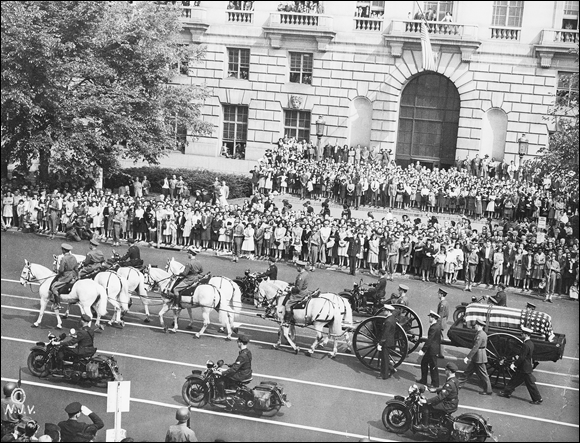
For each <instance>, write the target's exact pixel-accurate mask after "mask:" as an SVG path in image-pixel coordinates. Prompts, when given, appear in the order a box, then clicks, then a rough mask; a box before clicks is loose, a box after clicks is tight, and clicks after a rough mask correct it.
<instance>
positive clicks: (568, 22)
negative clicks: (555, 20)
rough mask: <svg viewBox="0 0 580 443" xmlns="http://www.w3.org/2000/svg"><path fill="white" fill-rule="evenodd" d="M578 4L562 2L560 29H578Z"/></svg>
mask: <svg viewBox="0 0 580 443" xmlns="http://www.w3.org/2000/svg"><path fill="white" fill-rule="evenodd" d="M579 3H580V2H564V14H563V16H562V29H578V9H579V8H578V4H579Z"/></svg>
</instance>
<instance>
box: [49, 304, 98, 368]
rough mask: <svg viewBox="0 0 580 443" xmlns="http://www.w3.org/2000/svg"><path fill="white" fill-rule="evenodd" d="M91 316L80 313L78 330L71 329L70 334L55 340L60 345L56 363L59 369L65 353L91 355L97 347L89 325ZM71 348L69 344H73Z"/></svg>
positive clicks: (62, 363)
mask: <svg viewBox="0 0 580 443" xmlns="http://www.w3.org/2000/svg"><path fill="white" fill-rule="evenodd" d="M90 322H91V318H90V317H89V316H88V315H86V314H83V315H81V328H80V329H79V330H76V331H75V330H74V329H71V336H70V337H67V338H65V339H64V340H63V341H61V342H55V345H57V346H58V345H60V349H59V350H58V364H59V369H60V370H62V369H63V365H64V356H65V353H66V354H74V355H76V356H78V357H92V356H93V355H94V353H95V352H97V349H96V348H95V346H94V342H93V340H94V338H95V331H94V330H93V328H91V327H90V326H89V323H90ZM75 345H76V348H71V347H70V346H75Z"/></svg>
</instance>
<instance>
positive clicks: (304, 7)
mask: <svg viewBox="0 0 580 443" xmlns="http://www.w3.org/2000/svg"><path fill="white" fill-rule="evenodd" d="M278 11H283V12H300V13H302V14H324V7H323V6H322V2H319V1H287V2H280V4H279V5H278Z"/></svg>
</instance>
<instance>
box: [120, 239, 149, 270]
mask: <svg viewBox="0 0 580 443" xmlns="http://www.w3.org/2000/svg"><path fill="white" fill-rule="evenodd" d="M136 241H137V240H135V239H134V238H128V239H127V243H129V244H130V245H131V246H129V249H128V250H127V253H126V254H125V255H124V256H123V257H120V258H119V260H118V263H119V266H132V267H134V268H140V267H141V266H143V260H141V250H140V249H139V247H138V246H137V245H136V244H135V242H136Z"/></svg>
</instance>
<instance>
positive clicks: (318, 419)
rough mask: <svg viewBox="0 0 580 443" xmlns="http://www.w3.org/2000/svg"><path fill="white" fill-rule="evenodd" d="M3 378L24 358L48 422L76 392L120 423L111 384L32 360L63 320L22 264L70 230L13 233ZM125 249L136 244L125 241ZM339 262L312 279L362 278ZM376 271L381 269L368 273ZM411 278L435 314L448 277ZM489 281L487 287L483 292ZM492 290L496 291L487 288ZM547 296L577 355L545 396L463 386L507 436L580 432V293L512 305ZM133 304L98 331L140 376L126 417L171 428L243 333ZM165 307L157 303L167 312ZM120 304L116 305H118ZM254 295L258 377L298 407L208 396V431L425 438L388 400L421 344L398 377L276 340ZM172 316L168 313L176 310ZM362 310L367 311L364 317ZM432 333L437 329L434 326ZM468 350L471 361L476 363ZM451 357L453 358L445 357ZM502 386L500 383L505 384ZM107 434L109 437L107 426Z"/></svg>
mask: <svg viewBox="0 0 580 443" xmlns="http://www.w3.org/2000/svg"><path fill="white" fill-rule="evenodd" d="M1 240H2V250H1V254H2V259H1V278H2V321H1V325H2V357H3V358H2V366H1V368H2V380H3V383H4V382H6V380H10V379H15V378H17V377H18V368H19V367H22V368H23V369H22V379H23V388H24V389H25V391H26V395H27V404H30V405H34V406H35V413H36V417H35V418H37V419H38V420H39V421H40V422H41V423H42V424H44V423H45V422H58V421H60V420H63V419H65V418H66V414H65V412H64V407H65V406H66V405H67V404H68V403H69V402H71V401H80V402H81V403H83V404H85V405H87V406H89V407H90V408H91V409H92V410H94V411H95V412H97V413H98V414H99V415H100V416H101V418H103V420H104V422H105V429H109V428H112V427H113V415H112V414H107V413H106V412H105V411H106V398H105V395H106V391H105V390H103V389H96V388H92V389H87V388H83V387H79V386H76V385H73V384H68V383H64V382H55V381H53V380H41V379H38V378H35V377H33V376H32V375H31V374H30V373H29V372H28V369H26V358H27V355H28V352H29V348H30V347H31V346H32V345H33V344H34V342H36V341H41V340H46V335H47V333H48V332H49V331H54V330H55V329H54V328H55V325H56V321H55V318H54V316H53V315H52V314H48V315H45V317H44V320H43V325H42V326H41V327H40V328H38V329H34V328H31V325H32V323H33V321H35V320H36V317H37V315H38V308H39V302H38V295H37V293H36V292H35V291H37V289H38V287H37V286H33V287H32V291H31V290H30V289H28V288H24V287H22V286H21V285H20V284H19V283H18V280H19V276H20V272H21V270H22V267H23V265H24V259H28V260H30V261H31V262H34V263H40V264H42V265H44V266H48V267H51V266H52V254H53V253H54V254H56V253H59V252H60V247H59V245H60V242H61V240H52V241H51V240H48V239H47V238H46V237H41V236H36V235H32V234H21V233H18V232H8V233H2V236H1ZM87 244H88V242H83V243H75V244H74V245H73V246H74V250H73V252H74V253H79V254H84V253H86V252H87V250H88V247H87ZM118 249H120V250H123V251H124V250H125V249H126V247H121V248H118ZM102 250H103V252H104V253H105V254H106V255H107V256H109V255H110V254H111V248H110V246H109V245H103V247H102ZM172 256H173V257H175V259H176V260H178V261H181V262H184V261H185V259H186V257H185V254H184V253H182V252H177V251H173V252H172V251H167V250H157V249H149V248H146V247H144V248H142V258H143V259H144V261H145V263H151V264H153V265H157V266H159V267H164V266H165V263H166V261H167V259H168V258H170V257H172ZM198 259H199V261H200V262H201V263H202V264H203V268H204V271H211V272H212V274H213V275H225V276H228V277H235V276H237V275H242V274H243V272H244V270H245V269H251V270H252V271H257V270H263V269H265V268H266V266H267V263H265V262H260V261H247V260H241V261H240V262H239V263H237V264H232V263H231V262H230V261H229V260H227V259H226V258H222V257H215V256H212V255H209V254H201V255H198ZM295 275H296V270H295V269H294V268H293V267H291V266H288V265H286V264H285V263H280V264H279V278H280V279H283V280H286V281H293V280H294V278H295ZM360 278H361V276H357V277H355V278H353V277H352V276H349V275H348V274H346V273H343V272H339V271H321V270H316V272H314V273H313V275H312V280H311V281H312V283H311V286H312V287H313V288H317V287H318V288H321V289H323V290H324V291H327V292H338V291H341V290H343V289H344V288H350V287H352V284H353V281H354V280H357V281H358V280H359V279H360ZM362 278H363V280H364V281H366V282H372V281H373V280H374V278H371V277H370V276H368V275H364V276H362ZM401 281H404V282H405V284H407V285H409V286H410V291H409V293H410V299H411V302H410V304H411V307H412V308H413V309H414V310H416V312H417V313H418V314H419V316H420V317H421V319H422V320H423V324H424V327H426V325H427V314H428V312H429V310H430V309H435V308H436V306H437V301H438V300H437V285H435V284H433V283H423V282H421V281H418V280H413V279H404V280H402V279H397V278H395V282H394V283H389V286H388V288H387V291H388V293H390V292H393V291H394V290H395V288H396V285H397V284H398V283H399V282H401ZM484 292H486V291H482V290H479V289H476V290H475V291H474V293H473V295H476V296H477V295H480V294H482V293H484ZM486 293H489V291H487V292H486ZM471 295H472V294H468V293H464V292H463V291H462V290H461V287H460V286H459V285H458V286H455V287H452V288H450V289H449V296H448V299H449V302H450V306H451V307H452V308H453V307H455V305H457V304H459V303H460V302H461V301H468V300H469V299H470V298H471ZM532 298H535V299H536V301H537V302H538V303H537V305H538V309H539V310H542V311H544V312H547V313H549V314H550V315H551V316H552V319H553V323H554V329H555V331H556V332H559V333H564V334H566V336H567V340H568V341H567V344H566V349H565V358H564V359H563V360H560V361H558V362H556V363H553V362H542V363H541V364H540V366H539V367H538V368H537V370H536V372H535V375H536V378H537V380H538V387H539V389H540V392H541V393H542V396H543V399H544V403H543V405H541V406H532V405H530V404H529V403H528V400H529V395H528V393H527V391H526V389H525V387H523V386H522V387H520V388H518V390H516V392H515V393H514V396H513V397H512V398H511V399H509V400H508V399H504V398H500V397H499V396H497V395H494V396H492V397H483V398H482V396H479V395H478V394H477V391H478V390H479V388H478V386H477V385H476V384H475V378H474V379H473V380H472V382H471V383H470V384H467V385H466V387H465V389H463V390H461V391H460V408H459V412H467V411H473V412H476V413H480V414H482V415H483V416H484V417H486V418H487V417H489V419H490V422H491V424H492V426H493V429H494V432H495V434H496V436H497V437H498V438H499V440H500V441H578V439H579V432H578V429H579V427H578V424H579V418H578V388H579V386H578V381H579V377H578V373H579V367H578V357H579V355H578V342H579V336H578V323H579V314H578V303H577V302H575V301H571V300H556V301H555V302H554V304H553V305H546V304H544V303H541V301H540V300H539V299H538V298H537V297H533V296H530V295H521V294H513V293H510V294H509V295H508V305H509V306H512V307H523V306H524V305H525V303H526V301H529V300H531V299H532ZM134 301H135V303H134V304H133V307H132V312H131V313H130V314H128V316H127V318H126V320H127V324H126V325H125V328H124V329H119V328H114V327H108V326H107V327H105V330H104V331H103V332H102V333H100V334H97V336H96V340H95V342H96V343H95V344H96V346H97V348H98V349H99V351H98V352H99V353H104V354H112V355H115V356H116V358H117V360H118V362H119V366H120V368H121V372H122V374H123V376H124V378H125V380H130V381H131V397H132V402H131V411H130V412H129V413H125V414H123V428H124V429H126V430H127V433H128V435H129V436H131V437H133V438H135V439H136V440H137V441H139V440H141V441H154V440H160V439H163V438H164V435H165V431H166V429H167V427H168V426H169V425H170V424H173V423H174V412H175V408H177V407H180V406H182V405H183V400H182V398H181V386H182V384H183V381H184V377H185V376H186V375H187V374H188V373H189V372H190V371H191V369H195V368H200V367H203V366H204V365H205V362H206V360H208V359H213V360H218V359H220V358H223V359H225V361H226V362H233V361H234V359H235V357H236V355H237V347H236V343H235V341H232V342H226V341H225V340H224V335H223V334H220V333H218V332H217V329H218V327H219V325H218V324H217V321H218V316H217V314H216V313H212V316H211V318H212V322H214V323H212V326H210V327H209V328H208V335H206V336H204V337H202V338H201V339H200V340H196V339H195V338H194V337H193V333H192V331H186V330H185V326H187V321H186V317H187V314H186V312H185V311H184V312H182V314H181V322H180V328H181V329H180V332H179V333H177V334H176V335H173V334H164V333H163V331H162V329H161V328H160V327H159V321H158V318H157V317H156V316H155V317H154V318H153V321H152V322H151V323H150V324H144V323H143V318H144V317H143V309H142V305H141V303H140V301H139V300H138V299H136V300H134ZM158 310H159V307H157V306H154V307H153V308H152V311H153V312H154V313H156V312H157V311H158ZM110 312H112V311H110ZM257 313H258V311H256V310H255V309H254V308H253V307H252V306H250V305H244V308H243V311H242V315H240V316H239V318H238V319H237V321H238V322H240V323H242V325H241V328H240V330H241V331H243V332H244V333H247V334H248V335H249V336H250V337H251V340H252V342H251V343H250V345H249V347H250V349H251V351H252V353H253V370H254V381H253V382H252V384H251V386H253V385H254V384H258V383H259V382H260V381H263V380H274V381H277V382H279V383H282V385H283V386H284V390H285V392H286V393H287V396H288V399H289V400H290V401H291V402H292V407H291V408H282V410H281V412H280V413H279V414H278V415H277V416H275V417H272V418H266V419H262V418H256V417H253V416H249V415H231V414H226V413H223V412H220V411H217V410H212V409H211V408H209V407H207V408H206V409H204V410H194V411H193V412H192V427H193V428H194V430H195V431H196V433H197V436H198V438H199V439H200V441H213V440H215V439H216V438H221V439H225V440H239V441H306V440H310V441H357V440H359V439H360V438H362V437H364V436H366V435H367V433H368V434H370V435H371V437H372V438H373V440H375V439H376V440H382V441H388V440H390V441H393V440H396V441H418V440H420V438H413V436H412V435H411V434H407V435H405V436H396V435H394V434H391V433H389V432H387V431H386V430H385V428H384V427H383V425H382V423H381V412H382V409H383V407H384V403H385V401H388V400H389V399H391V398H392V397H393V396H394V395H405V394H406V392H407V389H408V387H409V385H410V384H412V383H413V381H414V379H415V378H417V377H418V375H419V368H418V365H417V362H418V355H417V354H416V353H415V354H412V355H410V356H409V357H408V358H407V360H406V361H405V363H403V364H402V365H401V366H400V367H399V371H398V373H397V375H396V377H395V378H394V379H390V380H388V381H382V380H378V379H377V378H376V374H375V373H373V372H372V371H369V370H367V369H366V368H365V367H364V366H363V365H362V364H361V363H360V362H359V361H358V360H357V359H356V357H354V356H353V355H352V354H346V353H345V352H344V349H345V347H344V343H342V344H341V346H340V348H339V351H340V354H339V355H338V356H337V358H336V359H335V360H332V359H330V358H328V354H327V351H328V350H329V348H326V350H321V351H318V352H316V353H315V355H314V356H313V357H311V358H308V357H306V356H305V355H304V354H303V353H302V354H300V355H298V356H295V355H294V354H293V353H291V352H290V351H289V348H288V347H283V348H282V350H279V351H275V350H273V349H272V346H271V345H272V343H274V342H275V340H276V331H277V327H276V326H277V325H276V324H275V323H274V322H271V321H268V320H263V319H260V318H258V317H257V316H256V314H257ZM72 314H73V315H72V316H71V318H69V319H68V320H65V321H64V326H65V328H70V327H73V326H76V323H77V320H78V314H79V310H78V308H76V307H73V308H72ZM194 318H195V320H196V321H195V324H194V332H195V331H197V330H198V329H199V327H200V326H201V313H200V310H194ZM167 320H169V316H166V321H167ZM357 320H360V318H357ZM424 335H425V333H424ZM297 336H298V338H297V341H298V344H299V345H300V346H301V347H303V348H304V347H307V346H310V344H311V343H312V340H313V336H314V334H313V331H311V330H309V329H299V330H297ZM445 353H446V355H447V356H449V357H450V358H454V359H459V358H462V357H463V356H465V355H466V353H467V350H466V349H460V348H453V347H450V346H447V347H446V349H445ZM454 361H457V363H458V365H459V367H460V369H463V368H464V365H463V363H462V362H461V361H458V360H454ZM439 362H440V365H441V366H443V365H444V363H443V362H444V360H439ZM495 392H496V393H497V392H498V391H497V390H495ZM97 441H105V432H104V430H102V431H100V432H99V434H98V439H97Z"/></svg>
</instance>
